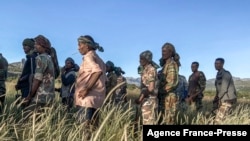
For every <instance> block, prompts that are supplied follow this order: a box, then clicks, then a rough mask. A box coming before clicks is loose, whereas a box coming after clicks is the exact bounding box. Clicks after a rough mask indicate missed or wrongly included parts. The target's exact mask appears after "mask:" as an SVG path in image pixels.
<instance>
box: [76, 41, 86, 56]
mask: <svg viewBox="0 0 250 141" xmlns="http://www.w3.org/2000/svg"><path fill="white" fill-rule="evenodd" d="M78 50H79V52H80V53H81V54H82V55H85V54H86V53H87V52H88V46H87V44H84V43H81V42H78Z"/></svg>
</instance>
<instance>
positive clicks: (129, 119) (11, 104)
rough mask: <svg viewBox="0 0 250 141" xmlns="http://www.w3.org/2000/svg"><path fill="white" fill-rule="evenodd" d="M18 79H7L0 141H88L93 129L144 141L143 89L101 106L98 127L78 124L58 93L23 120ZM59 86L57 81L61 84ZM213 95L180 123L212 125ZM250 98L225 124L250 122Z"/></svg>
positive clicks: (125, 140) (106, 138) (109, 140)
mask: <svg viewBox="0 0 250 141" xmlns="http://www.w3.org/2000/svg"><path fill="white" fill-rule="evenodd" d="M14 85H15V81H11V82H7V96H6V106H5V108H4V110H3V113H2V114H1V115H0V140H3V141H85V140H87V139H86V138H87V135H88V134H89V131H90V132H91V133H92V134H91V136H90V140H93V141H140V140H142V125H141V123H140V122H139V123H137V124H135V118H136V117H135V115H136V113H135V112H136V109H137V108H138V107H136V105H135V104H134V103H133V101H134V99H135V98H136V97H138V96H139V90H128V98H129V102H128V103H126V104H121V105H116V106H115V105H113V104H112V103H109V102H106V104H105V105H104V106H103V107H102V108H101V109H100V111H99V112H100V113H99V114H100V118H99V119H100V120H99V121H100V122H99V126H98V128H97V129H92V128H88V129H86V126H84V124H81V123H78V122H77V118H76V115H75V112H76V111H75V109H72V110H71V112H67V110H66V108H65V107H63V106H62V105H61V103H60V98H59V94H58V93H57V98H56V103H54V105H53V106H52V107H51V108H47V109H45V112H44V113H42V114H40V115H37V114H36V113H34V114H33V115H32V116H31V117H30V119H29V120H28V121H26V122H23V120H22V119H23V115H22V110H21V109H20V105H18V104H16V103H15V94H16V91H15V90H14ZM58 86H59V85H58V84H57V87H58ZM211 107H212V105H211V98H210V97H205V98H204V107H203V110H202V111H201V112H196V111H194V110H192V108H189V109H188V110H186V111H180V112H178V114H177V117H176V120H177V124H180V125H183V124H189V125H194V124H205V125H208V124H211V122H212V119H213V117H212V116H211V115H210V114H209V111H210V110H211ZM249 117H250V108H249V100H245V101H242V100H239V103H238V105H237V106H236V107H235V110H234V112H233V113H232V115H230V117H228V118H227V119H226V120H225V121H223V124H250V118H249Z"/></svg>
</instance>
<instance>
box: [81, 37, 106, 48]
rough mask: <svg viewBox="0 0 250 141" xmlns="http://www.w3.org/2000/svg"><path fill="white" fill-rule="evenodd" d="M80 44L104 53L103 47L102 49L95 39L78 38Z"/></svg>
mask: <svg viewBox="0 0 250 141" xmlns="http://www.w3.org/2000/svg"><path fill="white" fill-rule="evenodd" d="M78 42H81V43H86V44H88V45H89V46H90V47H91V48H93V49H94V50H98V51H100V52H104V49H103V47H101V46H100V45H99V44H98V43H96V42H95V41H94V40H93V38H92V37H91V36H89V35H85V36H80V37H79V38H78Z"/></svg>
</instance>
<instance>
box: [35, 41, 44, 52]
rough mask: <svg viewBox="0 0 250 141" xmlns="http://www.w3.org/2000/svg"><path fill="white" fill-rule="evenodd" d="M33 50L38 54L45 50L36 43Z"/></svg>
mask: <svg viewBox="0 0 250 141" xmlns="http://www.w3.org/2000/svg"><path fill="white" fill-rule="evenodd" d="M35 50H36V51H37V52H38V53H43V52H44V51H45V49H44V48H43V47H42V46H41V45H39V44H37V43H36V42H35Z"/></svg>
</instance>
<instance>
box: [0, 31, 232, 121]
mask: <svg viewBox="0 0 250 141" xmlns="http://www.w3.org/2000/svg"><path fill="white" fill-rule="evenodd" d="M23 46H24V50H25V53H26V54H27V55H30V54H32V52H30V51H28V50H29V49H26V48H27V46H28V45H27V44H25V43H24V44H23ZM34 47H35V49H36V52H37V53H38V54H37V56H36V57H34V58H35V71H34V77H33V79H32V85H31V83H29V85H31V87H29V89H28V90H27V89H23V90H22V95H23V96H24V97H25V99H24V104H27V105H33V106H28V108H27V109H28V110H30V111H33V110H34V109H36V110H39V109H40V108H42V107H46V106H51V105H52V103H53V100H54V98H55V93H54V90H55V87H54V81H55V78H54V75H55V74H54V71H53V69H54V68H53V62H52V60H51V57H50V55H49V53H50V48H51V44H50V42H49V40H48V39H47V38H46V37H44V36H43V35H38V36H37V37H35V38H34ZM26 50H27V52H26ZM78 50H79V52H80V53H81V54H82V55H83V56H84V59H83V61H82V64H81V66H80V69H79V73H78V76H77V79H76V84H75V105H76V106H77V107H78V109H79V112H78V119H79V121H82V120H83V119H84V120H86V119H87V120H88V121H91V119H93V117H94V116H95V115H96V116H97V115H98V114H96V113H97V112H96V111H97V110H98V109H99V108H100V107H101V106H102V104H103V102H104V99H105V95H106V86H105V85H106V84H105V83H106V82H107V77H106V75H105V74H106V64H105V63H104V62H103V60H102V59H101V58H100V57H99V56H98V55H97V53H96V50H99V51H101V52H103V51H104V50H103V48H102V47H101V46H99V44H98V43H96V42H95V41H94V39H93V38H92V37H91V36H89V35H85V36H80V37H79V38H78ZM27 57H28V56H27ZM152 57H153V55H152V53H151V52H150V51H148V50H147V51H145V52H142V53H141V54H140V65H141V66H142V67H141V68H142V70H141V71H140V73H141V79H142V81H141V83H142V85H141V95H140V97H139V98H138V99H137V100H136V103H138V104H141V105H142V117H143V123H144V124H156V123H155V121H156V116H155V113H157V111H158V109H159V112H160V113H161V115H162V116H161V120H162V121H161V122H165V123H166V124H175V114H176V111H177V105H178V100H179V98H178V96H177V94H176V87H177V85H178V80H179V79H178V77H179V66H180V61H179V60H180V56H179V55H178V53H177V52H176V50H175V47H174V46H173V45H172V44H171V43H165V44H164V45H163V46H162V60H163V61H162V64H161V66H162V70H161V73H160V74H157V71H156V70H157V68H158V67H159V66H158V65H156V63H154V62H153V61H152ZM27 59H28V58H27ZM2 64H3V63H2ZM31 64H33V63H31ZM223 64H224V59H223V58H218V59H216V61H215V67H216V69H217V70H218V74H217V76H216V83H215V85H216V97H215V100H214V101H217V102H214V103H219V104H217V109H218V112H217V114H216V120H215V121H217V123H219V121H220V120H222V119H223V118H224V117H225V115H227V114H228V113H229V112H227V111H230V110H231V107H232V105H233V104H235V102H236V99H237V96H236V91H235V87H234V84H233V80H232V76H231V74H230V73H229V72H228V71H226V70H224V68H223ZM193 65H194V66H193ZM27 66H28V65H27ZM198 66H199V64H198V62H194V63H192V70H193V74H192V75H191V76H190V77H189V83H190V84H192V85H190V87H189V90H188V98H187V99H188V100H187V101H191V102H192V101H195V99H201V98H200V97H202V95H201V94H202V92H203V91H204V89H205V88H204V86H205V83H204V82H203V83H201V82H199V81H198V80H199V79H200V78H201V79H202V78H203V80H205V75H204V73H202V72H201V71H198ZM30 68H31V70H32V69H33V67H30ZM193 68H194V69H193ZM195 68H196V69H195ZM0 69H1V72H4V70H5V72H4V73H2V74H6V68H3V67H2V66H0ZM24 72H25V71H23V73H24ZM31 74H32V73H31ZM1 76H3V77H1V80H3V81H4V80H6V75H1ZM24 76H25V74H22V77H21V78H20V79H19V81H22V79H23V77H24ZM26 79H27V78H26ZM1 83H2V81H1ZM19 84H20V85H21V84H22V83H21V82H19ZM198 84H201V85H198ZM197 86H198V87H199V88H197ZM4 88H5V87H4ZM16 88H18V85H17V86H16ZM1 89H3V88H2V86H1ZM4 93H5V92H4V91H3V92H2V91H1V93H0V94H1V96H2V95H4ZM1 103H2V105H3V102H2V100H1ZM196 103H198V104H196V105H197V109H200V108H201V101H200V100H198V101H196ZM225 111H226V112H225Z"/></svg>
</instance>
